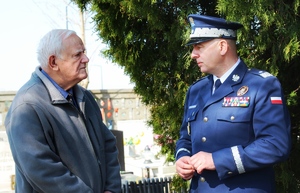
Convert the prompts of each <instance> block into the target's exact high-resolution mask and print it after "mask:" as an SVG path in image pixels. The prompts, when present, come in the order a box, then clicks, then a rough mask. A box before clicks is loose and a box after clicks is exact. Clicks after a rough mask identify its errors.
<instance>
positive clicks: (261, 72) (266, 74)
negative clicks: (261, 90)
mask: <svg viewBox="0 0 300 193" xmlns="http://www.w3.org/2000/svg"><path fill="white" fill-rule="evenodd" d="M248 72H249V73H251V74H255V75H258V76H261V77H263V78H267V77H270V76H273V75H272V74H271V73H269V72H267V71H264V70H259V69H256V68H249V69H248Z"/></svg>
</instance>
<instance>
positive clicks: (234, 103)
mask: <svg viewBox="0 0 300 193" xmlns="http://www.w3.org/2000/svg"><path fill="white" fill-rule="evenodd" d="M249 104H250V97H224V101H223V104H222V106H223V107H248V106H249Z"/></svg>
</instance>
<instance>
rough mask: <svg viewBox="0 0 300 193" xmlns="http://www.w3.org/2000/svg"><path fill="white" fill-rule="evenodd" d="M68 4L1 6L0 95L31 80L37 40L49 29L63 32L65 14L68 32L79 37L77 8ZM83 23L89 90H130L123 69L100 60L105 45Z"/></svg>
mask: <svg viewBox="0 0 300 193" xmlns="http://www.w3.org/2000/svg"><path fill="white" fill-rule="evenodd" d="M68 3H69V1H67V0H11V1H10V0H9V1H8V0H6V1H2V2H1V6H0V24H1V35H0V42H1V46H0V49H1V50H0V56H1V63H0V67H1V70H0V91H16V90H18V89H19V88H20V87H21V86H22V85H23V84H24V83H25V82H26V81H27V80H28V79H29V78H30V76H31V73H32V72H33V71H34V69H35V68H36V66H38V63H37V60H36V47H37V45H38V42H39V40H40V38H41V37H42V36H43V35H44V34H45V33H47V32H48V31H50V30H51V29H55V28H66V27H67V25H66V13H68V18H69V19H68V21H69V22H68V29H72V30H74V31H76V32H77V34H78V35H79V36H80V34H81V33H80V26H79V16H78V15H79V14H78V10H77V7H76V5H74V4H72V3H71V4H69V5H68ZM67 5H68V6H67ZM66 9H67V10H68V11H66ZM90 16H91V15H89V18H90ZM86 23H87V25H86V30H85V33H86V48H87V55H88V57H89V58H90V62H89V78H90V79H89V80H90V84H89V87H88V89H128V88H133V84H131V83H130V79H129V77H128V76H126V75H124V71H123V69H121V68H120V67H119V66H118V65H116V64H112V63H111V62H110V61H109V60H108V59H105V58H104V57H103V56H101V54H100V50H102V49H105V48H106V45H104V44H102V43H101V41H100V40H99V38H98V37H97V36H96V35H95V34H94V29H93V27H92V26H93V24H92V21H91V19H89V20H88V21H87V22H86Z"/></svg>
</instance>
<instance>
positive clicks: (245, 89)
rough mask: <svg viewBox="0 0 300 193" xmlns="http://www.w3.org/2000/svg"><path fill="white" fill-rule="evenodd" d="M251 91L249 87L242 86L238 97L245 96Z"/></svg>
mask: <svg viewBox="0 0 300 193" xmlns="http://www.w3.org/2000/svg"><path fill="white" fill-rule="evenodd" d="M248 90H249V87H248V86H242V87H241V88H240V89H239V90H238V91H237V96H243V95H244V94H246V93H247V92H248Z"/></svg>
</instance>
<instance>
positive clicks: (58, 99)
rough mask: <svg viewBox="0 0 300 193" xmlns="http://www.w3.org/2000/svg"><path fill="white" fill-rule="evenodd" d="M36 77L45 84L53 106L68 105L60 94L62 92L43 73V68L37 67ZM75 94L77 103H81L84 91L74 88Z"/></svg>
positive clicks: (76, 86)
mask: <svg viewBox="0 0 300 193" xmlns="http://www.w3.org/2000/svg"><path fill="white" fill-rule="evenodd" d="M35 73H36V75H37V76H38V77H39V78H40V79H41V80H42V82H43V83H44V85H45V87H46V89H47V91H48V94H49V96H50V100H51V102H52V104H61V103H67V102H68V101H67V99H66V98H65V97H64V96H63V95H62V94H61V93H60V91H59V90H58V89H57V88H56V87H55V86H54V84H53V83H52V82H51V81H50V80H49V79H48V78H47V77H46V76H45V75H44V74H43V73H42V72H41V67H39V66H38V67H36V69H35ZM73 92H74V93H75V96H76V99H77V101H79V102H81V101H82V100H83V95H84V93H83V91H82V90H81V89H80V87H79V86H78V85H75V86H74V87H73Z"/></svg>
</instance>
